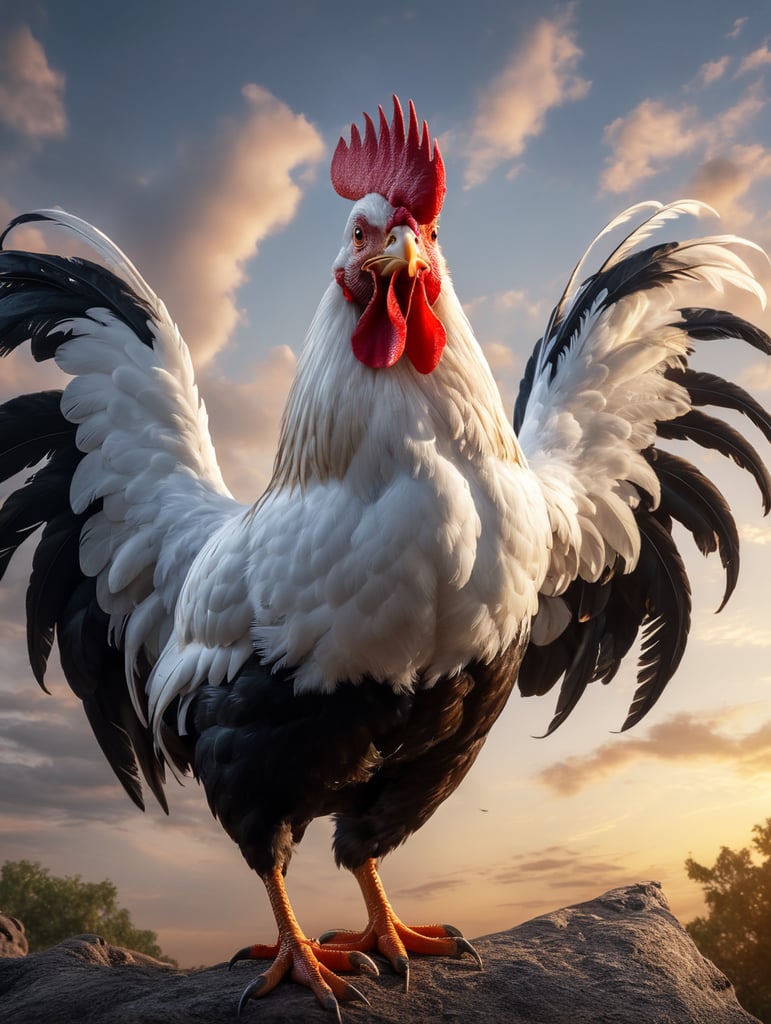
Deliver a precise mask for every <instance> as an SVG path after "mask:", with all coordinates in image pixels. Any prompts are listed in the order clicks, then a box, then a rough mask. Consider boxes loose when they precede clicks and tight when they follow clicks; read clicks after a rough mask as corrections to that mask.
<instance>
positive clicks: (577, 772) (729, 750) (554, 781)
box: [537, 713, 771, 796]
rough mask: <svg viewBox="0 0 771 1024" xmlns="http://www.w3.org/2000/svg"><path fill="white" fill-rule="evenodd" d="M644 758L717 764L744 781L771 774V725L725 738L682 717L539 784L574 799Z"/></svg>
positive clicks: (552, 769)
mask: <svg viewBox="0 0 771 1024" xmlns="http://www.w3.org/2000/svg"><path fill="white" fill-rule="evenodd" d="M643 758H645V759H654V760H658V761H663V762H676V761H693V760H694V759H703V760H710V761H717V762H721V763H724V764H726V765H729V766H730V767H732V768H733V769H734V770H735V771H738V772H740V773H741V774H745V775H753V774H758V773H765V772H771V721H769V722H764V723H763V724H762V725H761V726H759V727H758V728H757V729H755V730H754V731H753V732H750V733H747V734H745V735H742V736H736V735H728V734H726V733H722V732H720V731H719V729H718V726H717V723H716V722H715V720H713V719H707V718H705V719H700V718H697V717H695V716H692V715H689V714H685V713H683V714H679V715H676V716H675V717H674V718H671V719H670V720H669V721H666V722H661V723H660V724H658V725H655V726H653V727H652V728H651V729H650V730H649V731H648V733H647V735H646V736H643V737H639V738H638V737H634V738H631V737H617V738H616V739H614V740H613V742H612V743H606V744H604V745H603V746H601V747H598V748H597V750H595V751H594V752H593V753H591V754H588V755H586V756H576V757H570V758H567V759H565V760H564V761H560V762H558V763H557V764H554V765H550V766H549V767H548V768H545V769H544V770H543V771H542V772H540V773H539V774H538V776H537V779H538V781H539V782H541V783H542V784H543V785H545V786H548V788H549V789H551V790H553V791H554V792H555V793H558V794H559V795H560V796H570V795H572V794H574V793H577V792H579V790H582V789H585V788H586V787H587V786H590V785H593V784H594V783H597V782H602V781H604V780H605V779H607V778H608V777H609V776H610V775H612V774H614V773H616V772H619V771H621V770H623V769H624V768H626V767H627V766H628V765H630V764H633V763H634V762H635V761H639V760H642V759H643Z"/></svg>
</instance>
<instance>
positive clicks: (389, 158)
mask: <svg viewBox="0 0 771 1024" xmlns="http://www.w3.org/2000/svg"><path fill="white" fill-rule="evenodd" d="M393 99H394V116H393V121H392V122H391V124H390V125H389V124H388V122H387V121H386V117H385V114H384V113H383V108H382V107H378V111H379V113H380V133H379V135H378V134H376V132H375V126H374V124H373V123H372V118H371V117H369V115H368V114H365V115H364V120H365V122H366V128H365V131H364V141H362V138H361V135H360V134H359V129H358V128H357V127H356V125H355V124H352V125H351V141H350V144H348V143H346V141H345V139H340V141H339V142H338V144H337V149H336V150H335V155H334V156H333V157H332V167H331V171H330V173H331V176H332V185H333V186H334V189H335V192H337V193H338V195H341V196H342V197H343V198H344V199H354V200H355V199H361V198H362V196H366V195H368V194H369V193H370V192H378V193H379V194H380V195H382V196H384V197H385V198H386V199H387V200H388V202H389V203H390V204H391V205H392V206H397V207H398V206H403V207H405V208H406V209H407V210H409V211H410V213H411V214H412V215H413V216H414V217H415V219H416V220H417V221H418V222H419V223H420V224H430V223H431V221H433V220H434V218H435V217H437V216H438V214H439V211H440V210H441V208H442V201H443V200H444V193H445V191H446V187H445V177H444V161H443V160H442V154H441V153H440V152H439V146H438V145H437V144H436V141H434V146H433V154H432V152H431V139H430V137H429V134H428V125H427V124H426V122H425V121H424V122H423V130H422V133H420V132H419V130H418V118H417V115H416V113H415V107H414V105H413V102H412V100H410V123H409V127H408V131H407V134H406V138H405V132H404V114H403V113H402V108H401V104H400V103H399V100H398V99H397V98H396V96H394V98H393Z"/></svg>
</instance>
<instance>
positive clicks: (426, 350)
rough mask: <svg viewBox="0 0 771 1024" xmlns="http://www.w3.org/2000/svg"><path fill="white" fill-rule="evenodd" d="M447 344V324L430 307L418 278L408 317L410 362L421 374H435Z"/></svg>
mask: <svg viewBox="0 0 771 1024" xmlns="http://www.w3.org/2000/svg"><path fill="white" fill-rule="evenodd" d="M446 343H447V332H446V331H445V329H444V324H443V323H442V321H441V320H440V319H439V318H438V317H437V316H436V315H435V314H434V311H433V310H432V309H431V307H430V306H429V304H428V299H427V298H426V287H425V284H424V282H423V279H422V278H419V279H418V281H417V284H416V285H415V287H414V289H413V291H412V302H411V303H410V311H409V313H408V314H407V341H406V344H405V351H406V353H407V358H408V359H409V361H410V362H411V363H412V365H413V366H414V367H415V369H416V370H417V371H418V373H433V371H434V370H435V369H436V368H437V366H438V365H439V360H440V359H441V358H442V352H444V346H445V344H446Z"/></svg>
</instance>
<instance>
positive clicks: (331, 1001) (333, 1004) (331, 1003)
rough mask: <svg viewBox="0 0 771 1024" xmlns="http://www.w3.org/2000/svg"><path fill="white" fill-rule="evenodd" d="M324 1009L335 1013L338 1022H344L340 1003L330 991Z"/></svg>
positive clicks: (339, 1023)
mask: <svg viewBox="0 0 771 1024" xmlns="http://www.w3.org/2000/svg"><path fill="white" fill-rule="evenodd" d="M323 1005H324V1009H325V1010H328V1011H329V1012H330V1013H334V1015H335V1017H336V1018H337V1024H343V1018H342V1016H341V1014H340V1004H339V1003H338V1001H337V1000H336V999H335V997H334V996H333V995H332V993H331V992H330V993H329V995H328V996H327V998H326V999H325V1000H324V1004H323Z"/></svg>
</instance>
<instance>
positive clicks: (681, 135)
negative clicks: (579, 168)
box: [600, 99, 703, 192]
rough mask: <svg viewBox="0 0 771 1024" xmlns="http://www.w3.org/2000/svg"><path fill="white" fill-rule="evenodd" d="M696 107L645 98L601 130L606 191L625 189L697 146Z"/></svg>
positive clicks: (700, 134) (700, 128)
mask: <svg viewBox="0 0 771 1024" xmlns="http://www.w3.org/2000/svg"><path fill="white" fill-rule="evenodd" d="M702 133H703V130H702V127H701V125H700V124H699V119H698V111H697V110H696V108H695V107H692V106H683V107H680V108H675V107H669V106H667V105H666V104H665V103H662V102H661V101H659V100H651V99H646V100H643V101H642V103H640V104H638V106H637V107H635V109H634V110H633V111H632V112H631V113H630V114H628V115H627V116H626V117H618V118H616V120H615V121H612V122H611V123H610V124H609V125H608V126H607V128H606V129H605V132H604V139H605V143H606V145H607V146H609V148H610V150H611V153H610V156H609V158H608V160H607V162H606V166H605V170H604V172H603V174H602V178H601V182H600V184H601V187H602V189H603V190H604V191H606V192H625V191H627V189H631V188H633V187H634V186H635V185H638V184H639V183H640V182H641V181H644V180H645V179H646V178H650V177H652V176H653V175H654V174H656V173H658V171H659V170H661V169H662V167H664V166H665V165H666V164H667V163H668V162H669V161H671V160H672V159H673V158H675V157H678V156H682V155H683V154H684V153H688V152H690V151H692V150H693V149H695V148H696V146H698V144H699V142H700V140H701V138H702Z"/></svg>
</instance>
